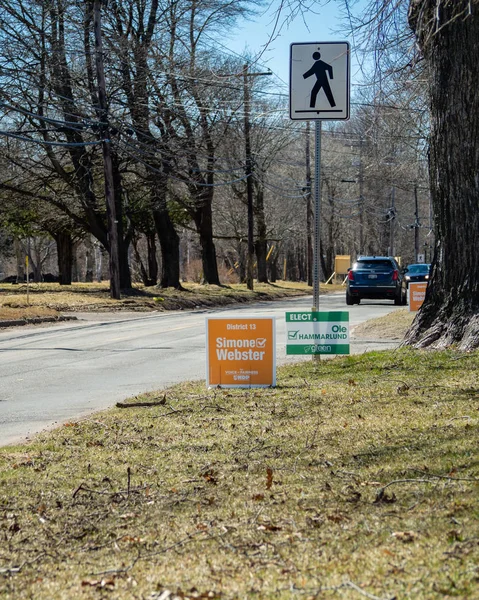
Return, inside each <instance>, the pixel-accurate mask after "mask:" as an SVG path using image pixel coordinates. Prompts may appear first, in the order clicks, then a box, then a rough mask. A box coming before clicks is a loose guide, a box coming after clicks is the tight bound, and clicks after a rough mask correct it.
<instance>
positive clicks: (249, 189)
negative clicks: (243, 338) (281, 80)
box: [243, 64, 254, 290]
mask: <svg viewBox="0 0 479 600" xmlns="http://www.w3.org/2000/svg"><path fill="white" fill-rule="evenodd" d="M243 95H244V100H243V101H244V139H245V154H246V169H245V175H246V199H247V206H248V255H247V259H246V287H247V288H248V289H249V290H252V289H253V288H254V286H253V262H254V220H253V181H252V179H251V175H252V173H253V164H252V158H251V138H250V122H249V112H250V98H249V90H248V65H247V64H246V65H243Z"/></svg>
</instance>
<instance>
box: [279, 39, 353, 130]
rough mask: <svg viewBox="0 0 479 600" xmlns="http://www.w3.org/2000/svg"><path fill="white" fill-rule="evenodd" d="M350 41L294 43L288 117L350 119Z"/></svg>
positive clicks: (302, 119) (328, 119)
mask: <svg viewBox="0 0 479 600" xmlns="http://www.w3.org/2000/svg"><path fill="white" fill-rule="evenodd" d="M349 96H350V50H349V43H348V42H314V43H312V42H304V43H298V44H291V47H290V74H289V107H290V108H289V110H290V112H289V116H290V118H291V119H293V120H301V121H305V120H310V119H320V120H323V121H344V120H347V119H349Z"/></svg>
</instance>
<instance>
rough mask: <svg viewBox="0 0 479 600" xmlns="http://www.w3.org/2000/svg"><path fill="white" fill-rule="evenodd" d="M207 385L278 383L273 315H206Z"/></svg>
mask: <svg viewBox="0 0 479 600" xmlns="http://www.w3.org/2000/svg"><path fill="white" fill-rule="evenodd" d="M206 385H207V386H208V387H211V386H220V387H270V386H275V385H276V340H275V319H274V317H239V318H234V317H233V318H231V317H229V318H222V317H206Z"/></svg>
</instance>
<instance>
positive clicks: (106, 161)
mask: <svg viewBox="0 0 479 600" xmlns="http://www.w3.org/2000/svg"><path fill="white" fill-rule="evenodd" d="M101 4H102V0H94V7H93V27H94V31H95V60H96V73H97V82H98V104H99V109H100V111H99V112H100V135H101V138H102V140H103V141H102V149H103V170H104V177H105V200H106V212H107V219H108V243H109V246H110V253H109V255H110V296H111V297H112V298H114V299H116V300H119V299H120V257H119V251H118V221H117V218H116V206H115V189H114V183H113V167H112V160H111V150H110V144H111V142H110V126H109V123H108V101H107V96H106V82H105V70H104V66H103V44H102V33H101Z"/></svg>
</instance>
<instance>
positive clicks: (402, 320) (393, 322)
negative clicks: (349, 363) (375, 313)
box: [354, 308, 417, 340]
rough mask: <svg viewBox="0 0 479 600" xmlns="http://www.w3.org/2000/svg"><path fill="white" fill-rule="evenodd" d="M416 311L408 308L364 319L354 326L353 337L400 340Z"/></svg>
mask: <svg viewBox="0 0 479 600" xmlns="http://www.w3.org/2000/svg"><path fill="white" fill-rule="evenodd" d="M416 314H417V313H415V312H409V309H407V308H405V309H401V310H395V311H394V312H391V313H389V314H387V315H385V316H383V317H378V318H377V319H372V320H370V321H365V322H364V323H361V324H360V325H357V326H356V327H355V328H354V335H355V337H359V338H366V337H367V338H372V339H377V338H387V339H390V340H402V339H403V338H404V335H405V334H406V331H407V330H408V329H409V327H410V325H411V323H412V322H413V320H414V317H415V316H416Z"/></svg>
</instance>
